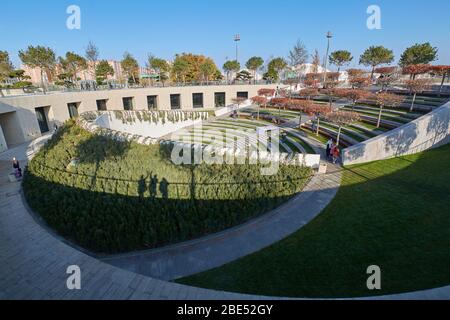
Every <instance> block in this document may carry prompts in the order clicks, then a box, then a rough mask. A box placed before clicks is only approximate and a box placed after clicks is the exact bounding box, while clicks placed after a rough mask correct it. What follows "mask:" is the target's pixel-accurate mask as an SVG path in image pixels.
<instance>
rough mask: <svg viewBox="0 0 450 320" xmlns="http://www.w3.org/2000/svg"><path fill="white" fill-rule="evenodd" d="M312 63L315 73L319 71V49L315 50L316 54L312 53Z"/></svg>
mask: <svg viewBox="0 0 450 320" xmlns="http://www.w3.org/2000/svg"><path fill="white" fill-rule="evenodd" d="M312 65H313V70H312V72H313V73H318V72H319V66H320V56H319V51H317V49H316V50H314V54H313V55H312Z"/></svg>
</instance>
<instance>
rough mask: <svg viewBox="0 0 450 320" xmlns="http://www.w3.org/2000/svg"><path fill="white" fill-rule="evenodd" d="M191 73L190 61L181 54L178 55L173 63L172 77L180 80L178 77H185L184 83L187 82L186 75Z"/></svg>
mask: <svg viewBox="0 0 450 320" xmlns="http://www.w3.org/2000/svg"><path fill="white" fill-rule="evenodd" d="M188 73H189V62H188V61H187V60H186V59H183V58H182V57H180V56H178V55H177V56H176V58H175V61H174V62H173V65H172V77H175V80H177V81H178V77H181V79H183V83H186V77H187V75H188Z"/></svg>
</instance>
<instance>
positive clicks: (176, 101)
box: [170, 94, 181, 109]
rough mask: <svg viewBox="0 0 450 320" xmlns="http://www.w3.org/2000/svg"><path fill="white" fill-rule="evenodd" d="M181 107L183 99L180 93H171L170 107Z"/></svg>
mask: <svg viewBox="0 0 450 320" xmlns="http://www.w3.org/2000/svg"><path fill="white" fill-rule="evenodd" d="M180 108H181V99H180V95H179V94H171V95H170V109H180Z"/></svg>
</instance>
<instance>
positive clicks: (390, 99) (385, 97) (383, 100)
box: [375, 92, 403, 128]
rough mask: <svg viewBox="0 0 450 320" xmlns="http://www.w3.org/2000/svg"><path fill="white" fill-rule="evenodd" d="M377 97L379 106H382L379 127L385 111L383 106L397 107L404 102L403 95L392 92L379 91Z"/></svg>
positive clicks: (379, 114)
mask: <svg viewBox="0 0 450 320" xmlns="http://www.w3.org/2000/svg"><path fill="white" fill-rule="evenodd" d="M375 99H376V103H377V105H378V107H379V108H380V111H379V113H378V121H377V128H379V127H380V124H381V115H382V113H383V108H384V107H385V106H391V107H397V106H398V105H399V104H400V103H402V102H403V97H401V96H399V95H396V94H392V93H387V92H379V93H377V94H376V96H375Z"/></svg>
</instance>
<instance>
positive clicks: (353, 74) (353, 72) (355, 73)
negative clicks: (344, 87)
mask: <svg viewBox="0 0 450 320" xmlns="http://www.w3.org/2000/svg"><path fill="white" fill-rule="evenodd" d="M347 73H348V77H349V78H350V79H352V78H360V77H363V76H364V75H365V74H366V73H367V72H366V71H365V70H362V69H348V70H347Z"/></svg>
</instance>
